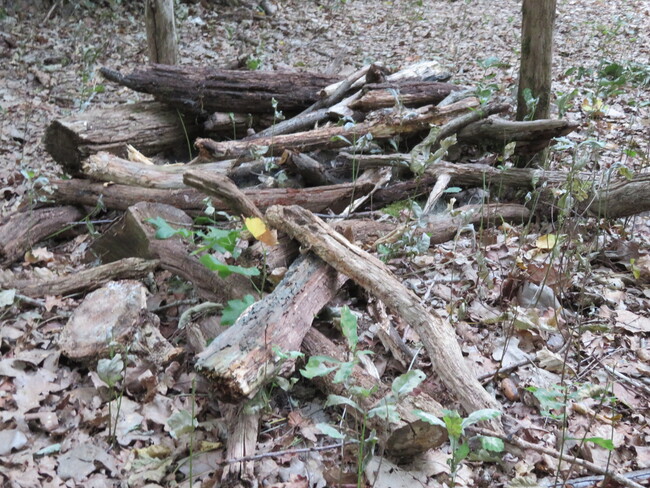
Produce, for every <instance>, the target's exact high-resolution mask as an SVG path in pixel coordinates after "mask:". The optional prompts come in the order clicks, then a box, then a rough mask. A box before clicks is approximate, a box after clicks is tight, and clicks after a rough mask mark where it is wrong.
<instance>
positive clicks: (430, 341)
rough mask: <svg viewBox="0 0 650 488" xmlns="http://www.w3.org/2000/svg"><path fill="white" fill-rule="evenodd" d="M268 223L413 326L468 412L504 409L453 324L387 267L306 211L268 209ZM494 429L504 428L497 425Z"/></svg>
mask: <svg viewBox="0 0 650 488" xmlns="http://www.w3.org/2000/svg"><path fill="white" fill-rule="evenodd" d="M266 220H267V222H269V223H270V224H271V225H272V226H274V227H276V228H277V229H279V230H282V231H284V232H286V233H287V234H289V235H290V236H292V237H294V239H297V240H298V241H299V242H300V243H301V245H303V246H305V247H307V248H308V249H310V250H311V251H312V252H314V253H315V254H316V255H318V256H319V257H320V258H321V259H323V260H324V261H326V262H327V263H328V264H329V265H330V266H332V267H333V268H334V269H336V270H337V271H339V272H340V273H343V274H345V275H347V276H349V277H350V278H351V279H353V280H354V281H355V282H356V283H357V284H359V285H360V286H362V287H363V288H365V289H366V290H368V292H369V293H371V294H373V295H375V296H377V298H379V299H380V300H382V301H383V302H384V303H385V304H386V305H387V306H388V307H389V308H391V309H392V310H393V311H394V312H395V313H397V314H399V315H400V316H401V317H402V318H403V319H404V320H405V321H406V322H407V323H409V324H410V325H411V326H412V327H413V328H414V330H415V331H416V332H417V333H418V335H419V336H420V339H421V340H422V342H423V343H424V346H425V349H426V350H427V352H428V355H429V358H430V360H431V361H432V364H433V370H434V371H435V373H436V374H438V375H439V376H440V378H441V380H442V382H443V383H444V384H445V386H447V388H448V389H449V391H450V393H451V394H452V395H454V396H455V397H456V398H458V400H459V402H460V403H461V405H462V406H463V408H465V410H466V411H467V412H473V411H474V410H478V409H483V408H496V409H500V405H499V403H498V402H497V401H496V400H495V398H494V397H493V396H492V395H490V394H489V393H488V392H487V391H485V389H484V388H483V387H482V386H481V384H480V383H479V382H478V380H477V379H476V376H475V375H474V373H473V372H472V369H471V367H470V365H469V364H468V363H467V361H466V360H465V359H464V358H463V355H462V352H461V350H460V346H459V345H458V340H457V339H456V334H455V332H454V329H453V328H452V327H451V325H450V324H449V322H448V321H447V320H445V319H443V318H442V317H440V316H439V315H438V314H437V313H436V312H435V311H433V310H431V311H429V310H427V309H426V308H425V307H424V306H423V305H422V303H421V301H420V298H418V297H417V296H416V295H415V294H414V293H413V292H412V291H410V290H408V289H407V288H406V287H405V286H404V285H403V284H402V283H401V281H400V280H399V279H397V278H396V277H395V276H394V275H393V273H392V272H391V271H390V270H389V269H388V268H387V267H386V265H385V264H384V263H382V262H381V261H379V260H378V259H377V258H375V257H374V256H371V255H370V254H368V253H367V252H365V251H363V250H361V249H360V248H358V247H357V246H355V245H353V244H351V243H350V242H349V241H348V240H346V239H345V238H344V237H343V236H342V235H341V234H339V233H337V232H335V231H334V230H332V229H331V228H330V227H329V226H328V225H327V224H325V223H324V222H323V221H322V220H321V219H319V218H317V217H316V216H314V215H313V214H311V213H310V212H309V211H307V210H305V209H303V208H300V207H297V206H291V207H280V206H274V207H271V208H269V209H268V210H267V212H266ZM493 425H494V427H495V428H500V425H499V424H497V422H493Z"/></svg>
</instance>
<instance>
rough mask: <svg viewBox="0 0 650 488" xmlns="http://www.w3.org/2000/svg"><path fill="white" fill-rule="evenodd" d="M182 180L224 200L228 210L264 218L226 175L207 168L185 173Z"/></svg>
mask: <svg viewBox="0 0 650 488" xmlns="http://www.w3.org/2000/svg"><path fill="white" fill-rule="evenodd" d="M183 182H184V183H185V184H187V185H188V186H191V187H194V188H196V189H197V190H200V191H201V192H202V193H205V194H206V195H210V196H212V197H217V198H219V199H220V200H221V201H223V202H225V203H226V204H227V205H228V206H229V207H230V210H234V212H235V213H237V214H239V215H243V216H244V217H258V218H260V219H263V218H264V215H263V214H262V212H260V210H259V209H258V208H257V206H256V205H255V204H254V203H253V201H252V200H251V199H250V198H249V197H248V196H246V195H245V194H244V193H243V192H242V191H241V190H240V189H239V188H237V185H235V184H234V183H233V181H232V180H231V179H230V178H228V177H227V176H224V175H220V174H216V173H211V172H210V171H209V170H203V169H201V170H196V169H195V170H192V171H188V172H187V173H185V175H184V176H183Z"/></svg>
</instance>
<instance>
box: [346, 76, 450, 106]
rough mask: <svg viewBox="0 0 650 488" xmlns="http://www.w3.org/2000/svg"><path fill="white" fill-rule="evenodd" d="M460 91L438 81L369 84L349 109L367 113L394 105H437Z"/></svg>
mask: <svg viewBox="0 0 650 488" xmlns="http://www.w3.org/2000/svg"><path fill="white" fill-rule="evenodd" d="M460 89H461V87H459V86H458V85H452V84H450V83H440V82H438V81H422V80H402V81H396V82H387V83H371V84H367V85H365V86H364V87H363V90H362V93H363V94H362V95H361V98H359V99H358V100H355V101H354V102H352V103H351V104H350V108H351V109H353V110H363V111H364V112H368V111H370V110H377V109H380V108H385V107H393V106H395V105H402V106H404V107H418V106H421V105H437V104H438V102H441V101H442V100H444V99H445V98H446V97H447V96H448V95H449V94H450V93H451V92H453V91H456V90H460Z"/></svg>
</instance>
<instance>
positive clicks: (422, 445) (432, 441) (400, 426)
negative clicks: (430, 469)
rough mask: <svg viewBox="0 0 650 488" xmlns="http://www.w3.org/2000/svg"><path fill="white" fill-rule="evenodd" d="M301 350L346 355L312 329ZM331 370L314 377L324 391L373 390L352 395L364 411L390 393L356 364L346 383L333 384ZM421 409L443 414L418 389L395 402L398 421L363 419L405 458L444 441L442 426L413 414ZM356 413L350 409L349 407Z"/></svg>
mask: <svg viewBox="0 0 650 488" xmlns="http://www.w3.org/2000/svg"><path fill="white" fill-rule="evenodd" d="M302 349H303V351H304V352H305V354H307V355H309V356H328V357H331V358H334V359H338V360H339V361H346V360H347V355H346V353H345V351H343V350H342V348H340V347H337V346H336V345H335V344H334V343H333V342H332V341H330V340H329V339H328V338H327V337H325V336H324V335H323V334H321V333H320V332H318V331H317V330H315V329H309V331H308V333H307V335H306V336H305V339H304V341H303V343H302ZM333 377H334V373H331V374H330V375H328V376H324V377H318V378H313V379H312V381H313V382H314V383H315V384H317V385H318V386H319V387H320V388H321V389H322V390H323V391H324V392H325V393H326V394H334V395H340V396H345V397H347V396H349V395H350V393H349V386H348V385H349V384H350V385H354V386H358V387H361V388H365V389H367V390H373V389H374V390H375V393H373V395H371V396H370V397H368V398H355V401H357V403H359V404H360V405H361V406H362V407H363V408H364V409H365V410H366V411H369V410H370V409H372V408H373V407H377V406H380V405H381V403H380V402H381V400H382V399H383V398H384V397H386V396H387V395H389V394H390V392H391V389H390V387H388V386H387V385H384V384H382V383H381V382H380V381H378V380H377V379H376V378H374V377H372V376H370V375H369V374H368V373H366V372H365V371H364V370H363V369H362V368H361V367H359V366H355V368H354V370H353V372H352V375H351V377H350V380H349V382H348V383H347V384H345V383H334V381H333ZM416 409H420V410H423V411H425V412H430V413H431V414H433V415H436V416H441V415H442V406H441V405H440V404H439V403H438V402H437V401H436V400H434V399H433V398H431V397H430V396H429V395H428V394H426V393H423V392H419V393H417V394H411V395H408V396H406V397H404V398H401V399H400V400H399V402H398V403H397V412H398V414H399V416H400V419H401V420H400V421H399V422H398V423H395V424H394V423H389V422H387V421H386V420H384V419H382V418H381V417H372V418H368V419H365V420H366V422H367V427H368V428H369V429H374V430H375V431H376V432H377V437H379V439H380V443H381V445H382V446H383V447H385V449H386V454H388V455H389V456H390V457H392V458H396V459H399V460H407V459H409V458H412V457H413V456H416V455H418V454H421V453H423V452H425V451H427V450H429V449H433V448H436V447H439V446H440V445H442V444H443V443H444V442H446V441H447V431H446V430H445V429H443V428H442V427H439V426H435V425H431V424H429V423H427V422H423V421H422V420H420V419H419V417H416V416H415V415H414V414H413V410H416ZM349 412H350V413H352V414H353V415H355V414H357V415H358V412H355V411H354V410H353V409H350V410H349Z"/></svg>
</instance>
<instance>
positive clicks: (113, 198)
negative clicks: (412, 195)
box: [48, 179, 374, 215]
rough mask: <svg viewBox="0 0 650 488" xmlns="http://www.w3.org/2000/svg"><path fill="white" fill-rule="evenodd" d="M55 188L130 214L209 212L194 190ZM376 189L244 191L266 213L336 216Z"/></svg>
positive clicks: (75, 183) (66, 183)
mask: <svg viewBox="0 0 650 488" xmlns="http://www.w3.org/2000/svg"><path fill="white" fill-rule="evenodd" d="M51 186H52V194H51V195H48V196H49V197H50V198H53V199H54V200H55V201H56V202H58V203H68V204H75V205H88V206H91V207H94V206H95V205H97V204H98V202H100V201H101V202H102V204H103V205H104V206H106V207H107V208H110V209H115V210H126V209H127V208H129V207H130V206H131V205H135V204H136V203H138V202H157V203H164V204H169V205H172V206H174V207H176V208H178V209H180V210H183V211H185V212H188V213H189V214H192V215H196V214H200V213H202V212H203V210H204V209H205V203H204V200H205V198H206V196H205V195H204V194H203V193H201V192H199V191H198V190H195V189H193V188H187V189H182V190H159V189H154V188H140V187H136V186H126V185H106V184H103V183H93V182H90V181H87V180H78V179H74V180H53V181H51ZM373 187H374V183H372V182H367V183H363V182H356V183H355V182H353V183H341V184H340V185H330V186H319V187H313V188H300V189H295V188H269V189H259V188H245V189H243V190H242V191H243V193H244V194H245V195H247V196H248V197H249V198H250V199H251V200H252V201H253V203H254V204H255V206H256V207H257V208H259V209H260V210H262V211H264V210H266V209H267V208H268V207H270V206H272V205H278V204H287V203H289V204H295V205H300V206H303V207H305V208H307V209H309V210H311V211H313V212H324V211H326V210H327V209H329V208H331V209H332V210H333V211H335V212H336V211H341V210H343V208H345V206H346V205H347V203H349V201H350V197H351V196H352V195H357V196H359V195H362V194H364V193H367V192H369V191H371V190H372V189H373ZM212 204H213V206H214V208H215V209H216V210H227V209H228V205H226V204H225V203H224V202H221V201H220V200H217V199H213V200H212Z"/></svg>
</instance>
